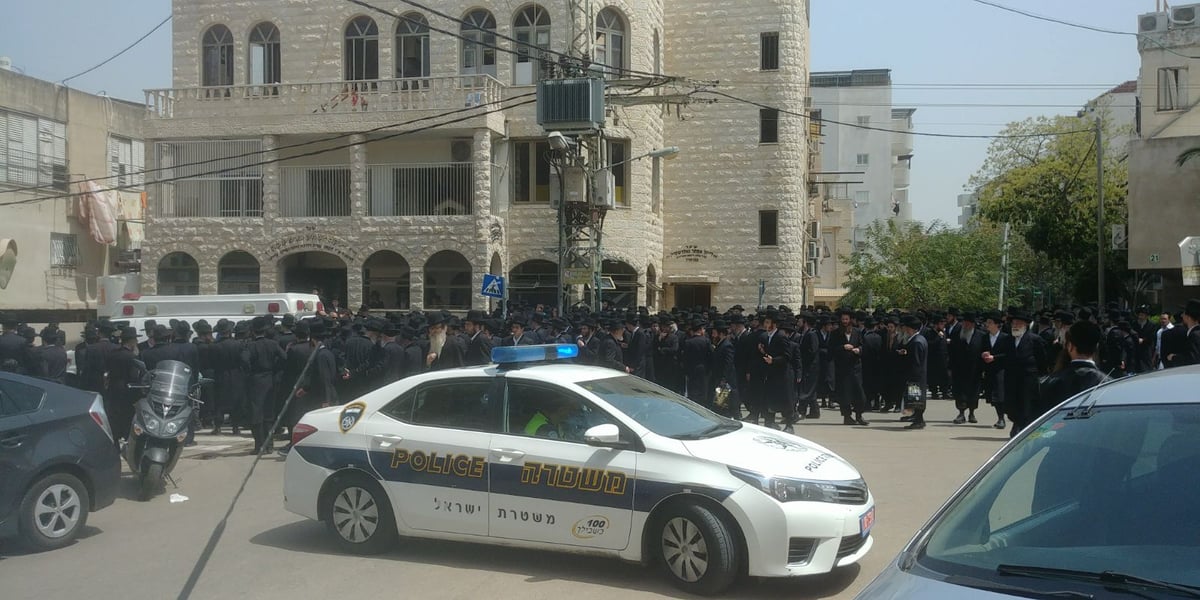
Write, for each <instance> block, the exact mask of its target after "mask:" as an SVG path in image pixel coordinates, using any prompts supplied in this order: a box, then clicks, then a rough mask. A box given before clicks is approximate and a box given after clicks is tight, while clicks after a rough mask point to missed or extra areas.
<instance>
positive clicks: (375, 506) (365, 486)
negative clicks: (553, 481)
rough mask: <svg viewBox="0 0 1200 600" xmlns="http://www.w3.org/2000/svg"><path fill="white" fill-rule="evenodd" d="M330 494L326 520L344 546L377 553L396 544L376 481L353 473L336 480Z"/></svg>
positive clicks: (393, 526)
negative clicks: (341, 479)
mask: <svg viewBox="0 0 1200 600" xmlns="http://www.w3.org/2000/svg"><path fill="white" fill-rule="evenodd" d="M332 494H333V501H332V502H331V503H330V507H329V518H328V520H327V521H326V522H327V523H328V526H329V529H330V530H331V531H332V532H333V534H334V536H336V539H337V541H338V545H339V546H341V547H342V549H343V550H345V551H347V552H351V553H354V554H378V553H380V552H383V551H385V550H387V549H389V548H391V547H392V546H393V545H394V544H395V542H396V524H395V521H393V520H392V510H391V507H390V506H389V504H388V499H387V496H386V495H385V494H384V492H383V490H382V489H380V488H379V485H378V484H376V483H375V482H373V481H369V480H367V479H366V478H359V477H352V478H348V479H346V480H343V481H340V482H338V483H337V484H336V487H335V488H334V489H333V490H332Z"/></svg>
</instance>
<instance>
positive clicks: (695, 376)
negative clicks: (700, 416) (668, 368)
mask: <svg viewBox="0 0 1200 600" xmlns="http://www.w3.org/2000/svg"><path fill="white" fill-rule="evenodd" d="M682 357H683V372H684V375H685V376H686V377H687V397H688V400H691V401H692V402H695V403H696V404H699V405H700V406H704V407H709V406H711V404H710V401H709V396H710V395H711V393H710V390H711V388H710V387H709V385H708V374H709V366H710V361H711V359H712V342H711V341H709V339H708V338H707V337H706V336H705V335H704V323H703V322H702V321H700V320H699V319H696V320H694V321H692V322H691V323H689V324H688V339H687V341H685V342H684V343H683V350H682Z"/></svg>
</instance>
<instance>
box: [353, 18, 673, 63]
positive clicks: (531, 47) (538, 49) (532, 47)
mask: <svg viewBox="0 0 1200 600" xmlns="http://www.w3.org/2000/svg"><path fill="white" fill-rule="evenodd" d="M346 1H347V2H349V3H351V4H357V5H358V6H361V7H363V8H366V9H368V10H372V11H375V12H377V13H380V14H384V15H387V16H389V17H392V18H394V19H401V20H403V21H405V22H409V23H418V21H416V20H415V19H412V18H410V17H409V16H407V15H402V14H398V13H394V12H392V11H390V10H387V9H384V8H380V7H378V6H375V5H374V4H371V3H369V2H364V1H363V0H346ZM400 1H401V2H403V3H404V4H408V5H410V6H413V7H415V8H418V9H420V10H423V11H426V12H428V13H431V14H434V15H437V16H439V17H442V18H443V19H446V20H449V21H451V22H454V23H458V24H459V25H460V26H463V27H466V28H468V29H469V30H474V31H480V32H484V31H486V33H487V34H488V35H490V36H494V37H496V38H499V39H502V40H505V41H509V42H512V43H514V44H517V45H519V46H524V47H525V48H528V49H529V50H532V51H535V52H539V53H542V54H550V55H553V56H557V57H559V58H563V59H567V60H570V61H579V60H580V58H579V57H576V56H571V55H569V54H564V53H562V52H558V51H556V50H551V49H549V48H543V47H541V46H538V45H537V44H532V43H530V42H527V41H524V40H518V39H517V38H513V37H509V36H507V35H504V34H503V33H500V32H498V31H495V30H483V29H479V27H478V26H477V25H475V24H474V23H470V22H467V21H464V20H463V19H460V18H458V17H455V16H453V15H450V14H448V13H444V12H441V11H439V10H437V9H435V8H431V7H429V6H426V5H424V4H421V3H420V2H415V1H414V0H400ZM421 24H422V25H424V26H426V27H429V29H431V30H433V31H437V32H438V33H443V34H446V35H449V36H451V37H455V38H458V39H460V40H462V41H464V42H468V43H471V44H477V45H480V46H483V47H485V48H491V49H493V50H499V51H501V52H507V53H509V54H513V55H516V56H522V54H521V52H520V51H519V50H513V49H511V48H503V47H501V46H498V45H496V44H488V43H484V42H482V41H480V40H474V39H471V38H469V37H467V36H465V35H462V33H455V32H452V31H449V30H446V29H439V28H437V27H434V26H432V25H429V24H428V23H421ZM531 58H532V57H531ZM591 66H594V67H598V68H600V69H603V70H606V71H608V72H611V73H615V74H621V73H629V74H633V75H639V76H643V77H654V78H657V79H674V78H673V77H669V76H666V75H663V74H661V73H651V72H649V71H638V70H635V69H625V68H621V67H613V66H610V65H604V64H599V63H593V64H592V65H591Z"/></svg>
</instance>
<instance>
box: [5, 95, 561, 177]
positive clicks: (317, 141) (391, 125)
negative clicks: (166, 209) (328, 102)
mask: <svg viewBox="0 0 1200 600" xmlns="http://www.w3.org/2000/svg"><path fill="white" fill-rule="evenodd" d="M536 95H537V93H536V92H528V93H525V94H519V95H516V96H513V97H511V98H506V99H504V100H501V103H503V102H510V101H512V100H519V99H521V98H528V97H530V96H536ZM477 108H479V107H478V106H468V107H466V108H459V109H455V110H452V111H448V112H444V113H440V114H436V115H430V116H427V117H421V118H419V119H413V120H411V121H403V122H399V123H388V124H387V125H380V126H378V127H372V128H371V129H364V130H362V131H352V132H349V133H339V134H336V135H331V136H326V137H322V138H317V139H314V140H309V141H307V142H297V143H294V144H286V145H283V146H279V147H278V148H275V151H276V152H278V151H282V150H290V149H292V148H302V147H304V146H311V145H313V144H321V143H324V142H332V141H335V140H339V139H342V138H348V137H350V136H353V135H367V134H371V133H376V132H378V131H383V130H385V129H392V128H395V127H403V126H405V125H412V124H415V123H420V122H422V121H432V120H434V119H440V118H442V117H448V116H450V115H456V114H459V113H464V112H471V111H474V110H476V109H477ZM265 153H266V151H265V150H254V151H251V152H243V153H241V154H235V155H232V156H222V157H219V158H209V159H205V160H197V161H193V162H187V163H179V164H176V165H171V166H169V167H158V168H154V169H143V170H141V171H131V172H126V173H123V174H120V175H108V176H105V177H90V178H88V179H78V180H75V181H71V182H70V183H89V182H100V181H107V180H109V179H121V178H124V177H134V176H137V175H142V176H145V175H147V174H149V173H158V172H160V171H170V170H174V169H181V168H184V167H195V166H198V165H205V164H209V163H215V162H222V161H227V160H234V159H238V158H246V157H247V156H255V155H260V154H265ZM53 188H54V184H45V185H32V186H25V187H17V188H8V189H3V190H0V194H8V193H18V192H31V191H36V190H48V189H53Z"/></svg>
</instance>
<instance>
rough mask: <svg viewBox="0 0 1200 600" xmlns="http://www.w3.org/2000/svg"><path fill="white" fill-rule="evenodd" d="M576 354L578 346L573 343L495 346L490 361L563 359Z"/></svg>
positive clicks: (523, 361)
mask: <svg viewBox="0 0 1200 600" xmlns="http://www.w3.org/2000/svg"><path fill="white" fill-rule="evenodd" d="M577 356H579V346H576V345H574V344H545V345H541V346H497V347H495V348H492V362H494V363H497V364H509V363H525V362H544V361H548V360H565V359H568V358H575V357H577Z"/></svg>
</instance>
